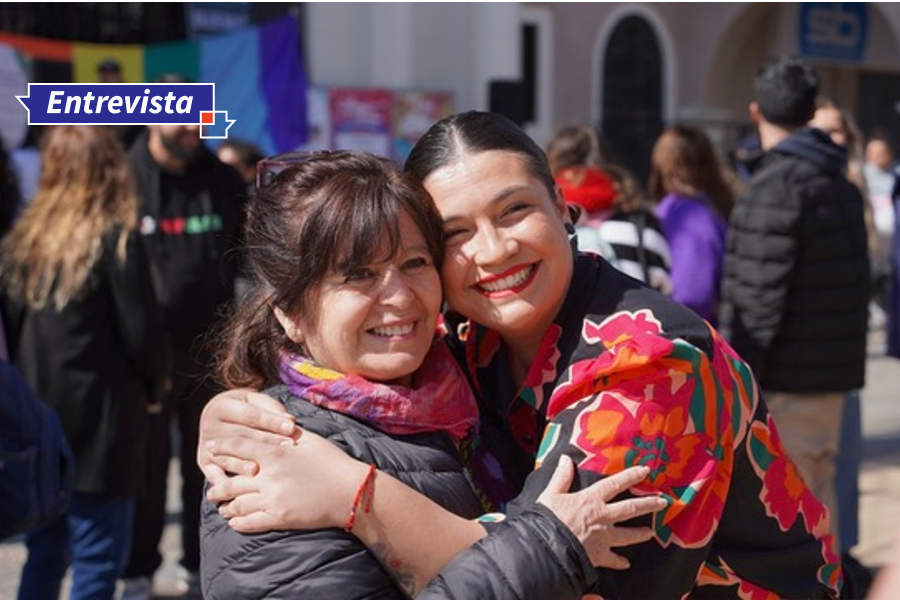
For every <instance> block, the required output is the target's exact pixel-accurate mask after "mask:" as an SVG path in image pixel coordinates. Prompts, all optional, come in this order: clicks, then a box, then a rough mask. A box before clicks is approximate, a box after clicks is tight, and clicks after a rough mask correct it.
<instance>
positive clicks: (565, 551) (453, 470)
mask: <svg viewBox="0 0 900 600" xmlns="http://www.w3.org/2000/svg"><path fill="white" fill-rule="evenodd" d="M266 393H268V394H269V395H270V396H272V397H275V398H278V399H279V400H280V401H281V402H282V403H284V404H285V405H286V406H287V408H288V410H289V412H291V414H293V415H295V416H296V417H297V418H298V422H299V423H300V425H301V426H302V427H303V428H304V429H306V430H308V431H313V432H315V433H317V434H319V435H322V436H323V437H326V438H327V439H329V440H330V441H331V442H333V443H334V444H336V445H337V446H339V447H340V448H342V449H343V450H344V451H345V452H347V454H349V455H351V456H353V457H355V458H358V459H360V460H363V461H366V462H369V463H373V464H375V465H377V466H378V468H379V469H380V470H382V471H384V472H385V473H388V474H390V475H392V476H394V477H396V478H397V479H399V480H400V481H402V482H404V483H406V484H407V485H409V486H410V487H412V488H413V489H416V490H418V491H420V492H421V493H423V494H424V495H426V496H428V497H429V498H431V499H432V500H434V501H435V502H437V503H438V504H440V505H441V506H443V507H445V508H447V509H448V510H451V511H453V512H454V513H456V514H458V515H461V516H464V517H468V518H474V517H477V516H479V515H480V514H481V512H482V507H481V503H480V502H479V500H478V498H477V497H476V495H475V493H474V492H473V490H472V488H471V486H470V484H469V481H468V478H467V476H466V474H465V472H464V470H463V466H462V460H461V458H460V456H459V454H458V452H457V451H456V448H455V447H454V445H453V443H452V441H451V440H450V438H449V437H448V436H447V435H446V434H444V433H438V432H436V433H422V434H416V435H408V436H388V435H387V434H384V433H381V432H379V431H377V430H374V429H371V428H370V427H368V426H367V425H364V424H362V423H360V422H359V421H356V420H354V419H352V418H350V417H347V416H344V415H342V414H340V413H336V412H333V411H328V410H325V409H323V408H319V407H317V406H314V405H312V404H310V403H308V402H306V401H305V400H303V399H301V398H297V397H296V396H294V395H292V394H291V393H290V392H289V391H288V390H287V388H285V387H278V388H274V389H271V390H268V391H267V392H266ZM411 526H413V527H414V526H415V524H411ZM491 531H492V533H491V535H489V536H488V537H487V538H485V539H484V540H482V541H481V542H480V543H479V544H476V546H475V547H473V548H471V549H470V550H469V551H467V552H466V553H464V554H463V555H461V560H457V561H456V562H454V563H453V564H451V565H450V566H449V567H448V568H447V569H446V570H445V573H443V574H442V576H441V577H439V578H438V579H437V580H436V581H435V582H433V584H432V585H431V586H430V587H429V588H428V589H427V590H425V592H424V595H423V597H427V598H497V599H503V598H509V599H511V600H512V599H516V600H518V599H525V598H528V599H531V598H533V599H538V598H551V597H552V598H580V597H581V594H582V590H584V589H586V587H587V585H588V583H589V582H586V581H584V578H585V577H591V578H593V577H594V573H593V569H592V568H591V566H590V563H589V561H588V560H587V557H586V556H585V555H584V550H583V549H582V547H581V545H580V543H579V542H578V541H577V540H576V539H575V538H574V537H573V536H572V534H571V533H570V532H569V530H568V529H566V527H565V526H564V525H563V524H562V523H560V522H559V521H558V520H557V519H556V518H555V517H554V516H553V515H552V513H550V512H549V511H548V510H546V509H545V508H543V507H535V508H532V509H529V510H528V511H526V512H525V513H523V514H522V515H521V516H519V517H517V518H515V519H510V520H508V521H506V522H503V523H500V524H498V525H493V526H491ZM200 535H201V548H202V560H201V578H202V585H203V595H204V597H205V598H207V599H209V600H215V599H222V598H247V599H250V598H341V599H342V600H343V599H352V598H405V595H404V593H403V592H402V591H401V590H400V588H398V587H397V586H396V585H395V584H394V582H393V581H392V580H391V578H390V576H389V575H388V573H387V572H386V571H385V570H383V569H382V568H381V565H380V564H379V563H378V561H377V559H376V558H375V556H374V555H372V554H371V553H369V552H368V550H366V548H365V546H363V545H362V544H361V543H360V542H359V541H358V540H357V539H356V538H355V537H354V536H353V535H351V534H348V533H346V532H344V531H342V530H340V529H326V530H317V531H276V532H270V533H265V534H257V535H242V534H239V533H237V532H235V531H234V530H232V529H231V528H230V527H228V525H227V523H226V521H225V520H224V519H223V518H222V517H220V516H219V514H218V512H217V511H216V507H215V506H214V505H213V504H212V503H210V502H209V501H206V500H204V503H203V506H202V525H201V532H200ZM473 556H478V557H480V558H486V559H487V564H490V565H492V568H491V569H489V570H487V571H486V570H485V569H484V565H485V562H481V560H479V561H477V562H478V567H480V568H477V569H474V570H473V563H472V561H471V560H467V559H470V558H471V557H473ZM585 574H587V575H585Z"/></svg>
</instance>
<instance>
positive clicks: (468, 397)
mask: <svg viewBox="0 0 900 600" xmlns="http://www.w3.org/2000/svg"><path fill="white" fill-rule="evenodd" d="M279 371H280V374H281V380H282V382H284V384H285V385H287V387H288V389H290V391H291V393H293V394H295V395H296V396H300V397H302V398H303V399H305V400H308V401H309V402H311V403H313V404H315V405H317V406H321V407H323V408H327V409H328V410H333V411H335V412H339V413H342V414H345V415H348V416H350V417H353V418H355V419H358V420H360V421H363V422H365V423H367V424H369V425H371V426H372V427H374V428H375V429H378V430H379V431H383V432H385V433H389V434H395V435H408V434H413V433H421V432H425V431H446V432H447V433H448V434H449V435H450V437H451V438H453V441H454V442H456V443H457V444H459V443H460V442H461V441H462V440H463V439H465V438H466V437H467V436H469V434H470V433H472V432H473V431H474V430H476V429H477V427H478V406H477V404H476V403H475V397H474V396H473V395H472V391H471V389H470V388H469V385H468V383H467V382H466V378H465V375H464V374H463V372H462V370H460V368H459V366H458V365H457V364H456V361H454V360H453V357H452V356H451V355H450V351H449V350H448V349H447V346H446V345H445V344H444V343H443V342H437V343H435V344H434V345H433V346H432V347H431V350H429V352H428V355H427V356H426V357H425V361H424V362H423V363H422V366H421V367H419V370H418V371H416V372H415V373H413V383H412V387H411V388H407V387H404V386H399V385H388V384H384V383H377V382H373V381H369V380H368V379H364V378H363V377H360V376H358V375H344V374H343V373H338V372H337V371H332V370H331V369H326V368H324V367H320V366H318V365H316V364H315V363H314V362H312V361H311V360H310V359H308V358H306V357H302V356H298V355H295V354H286V355H284V356H283V357H282V359H281V365H280V369H279Z"/></svg>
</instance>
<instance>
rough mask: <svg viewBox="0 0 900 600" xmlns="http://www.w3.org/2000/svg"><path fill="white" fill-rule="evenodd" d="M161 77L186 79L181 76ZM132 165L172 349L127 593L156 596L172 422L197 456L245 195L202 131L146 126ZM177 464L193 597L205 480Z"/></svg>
mask: <svg viewBox="0 0 900 600" xmlns="http://www.w3.org/2000/svg"><path fill="white" fill-rule="evenodd" d="M162 79H163V80H164V82H165V83H182V82H184V80H183V79H179V78H178V77H177V76H165V77H163V78H162ZM128 161H129V163H130V164H131V167H132V170H133V172H134V176H135V179H136V182H137V187H138V195H139V197H140V233H141V236H142V238H143V242H144V245H145V247H146V248H147V254H148V256H149V259H150V266H151V272H152V274H153V284H154V289H155V290H156V295H157V298H158V300H159V303H160V305H161V306H162V309H163V318H164V324H165V329H166V331H167V333H168V334H169V337H170V338H171V340H172V349H173V372H172V385H171V388H170V389H169V390H167V392H166V394H165V396H164V398H163V399H162V401H161V402H160V403H159V404H157V405H155V406H153V407H151V408H152V410H151V411H150V412H149V413H148V415H147V419H148V421H149V438H150V445H151V448H152V452H150V454H149V456H148V461H147V469H146V472H145V474H144V477H145V480H146V483H145V488H146V491H145V493H143V494H141V495H140V496H139V497H138V505H137V510H136V515H135V520H134V544H133V545H132V549H131V558H130V560H129V564H128V568H127V569H126V575H125V578H126V579H127V581H126V597H128V598H138V597H144V598H149V596H150V589H151V583H152V577H153V574H154V573H155V571H156V570H157V569H158V568H159V566H160V565H161V564H162V554H161V552H160V550H159V545H160V542H161V540H162V533H163V528H164V526H165V519H166V489H167V482H168V472H169V460H170V458H171V454H172V452H171V450H170V448H171V446H172V444H171V436H170V431H171V429H170V425H171V424H172V423H173V422H174V423H175V425H176V426H177V428H178V431H179V432H180V436H178V439H179V440H180V442H181V444H180V452H179V454H180V456H182V457H188V456H193V455H194V454H195V453H196V448H197V421H198V419H199V417H200V412H201V411H202V410H203V406H204V404H205V403H206V400H207V399H208V398H209V396H210V394H213V393H215V391H216V387H215V386H214V385H213V384H212V380H213V378H212V377H210V363H211V361H212V359H211V356H210V348H208V344H207V343H206V342H205V341H204V339H203V336H204V335H205V334H206V333H207V332H208V331H210V329H211V327H212V326H213V324H214V323H215V322H216V320H217V319H218V317H219V316H220V314H221V313H222V311H223V310H225V307H226V306H227V305H228V303H229V302H231V301H232V299H233V298H234V297H235V286H236V279H237V277H238V272H239V268H240V260H239V256H238V252H237V248H238V245H239V242H240V228H241V222H242V219H243V203H244V199H245V198H246V195H247V192H246V187H245V185H244V183H243V180H242V179H241V177H240V175H238V173H237V171H235V170H234V169H233V168H231V167H230V166H228V165H226V164H224V163H222V162H221V161H220V160H219V159H218V158H216V156H215V155H214V154H213V153H212V152H210V151H209V150H208V149H207V148H206V147H205V146H204V145H203V141H202V140H201V139H200V137H199V126H197V125H149V126H148V127H147V130H146V131H145V132H144V133H143V134H142V135H141V136H140V137H139V138H138V139H137V140H136V141H135V143H134V145H133V146H132V147H131V149H130V150H129V152H128ZM180 468H181V479H182V485H181V501H182V506H183V507H184V509H183V510H182V511H181V547H182V552H183V554H182V556H181V559H180V567H181V568H180V570H179V578H180V579H181V584H182V586H183V587H184V589H185V590H186V591H191V590H196V588H197V587H198V584H197V571H198V570H199V568H200V550H199V539H198V531H199V520H200V499H201V496H202V489H203V475H202V474H201V473H200V471H199V469H197V467H196V466H195V465H194V464H193V461H191V460H181V461H180Z"/></svg>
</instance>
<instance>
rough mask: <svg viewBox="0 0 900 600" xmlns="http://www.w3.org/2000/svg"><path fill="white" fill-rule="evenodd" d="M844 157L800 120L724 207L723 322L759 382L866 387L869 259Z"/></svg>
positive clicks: (783, 386) (792, 387)
mask: <svg viewBox="0 0 900 600" xmlns="http://www.w3.org/2000/svg"><path fill="white" fill-rule="evenodd" d="M845 163H846V154H845V152H844V150H843V149H841V148H839V147H838V146H836V145H835V144H833V143H832V142H831V140H830V139H829V137H828V136H827V135H826V134H824V133H823V132H821V131H818V130H815V129H801V130H799V131H798V132H796V133H794V134H793V135H791V136H790V137H788V138H787V139H785V140H783V141H782V142H780V143H779V144H777V145H776V146H775V147H774V148H772V149H771V150H770V151H769V152H767V153H766V154H764V155H763V156H762V157H761V158H760V159H759V161H758V162H757V163H756V164H755V165H754V172H753V177H752V178H751V179H750V182H749V183H748V187H747V189H746V191H745V192H744V193H743V194H742V195H741V197H740V198H739V199H738V202H737V205H736V206H735V208H734V211H733V212H732V213H731V221H730V225H729V231H728V239H727V250H726V257H725V277H724V284H723V300H724V302H723V310H722V323H721V329H722V332H723V333H724V334H725V335H726V336H727V337H728V339H729V340H730V342H731V344H732V346H733V347H734V349H735V350H737V352H738V353H739V354H740V355H741V356H742V357H743V358H744V359H745V360H746V361H747V362H748V363H749V364H750V366H751V367H752V368H753V370H754V372H755V374H756V376H757V378H758V379H759V381H760V384H761V387H762V388H763V389H767V390H774V391H781V392H791V393H823V392H843V391H847V390H851V389H857V388H861V387H862V386H863V383H864V375H865V354H866V331H867V314H868V313H867V311H868V298H869V260H868V251H867V246H866V226H865V221H864V217H863V199H862V197H861V195H860V193H859V190H857V188H856V187H855V186H854V185H853V184H851V183H850V182H849V181H847V179H846V178H845V177H844V176H843V174H842V173H843V169H844V165H845Z"/></svg>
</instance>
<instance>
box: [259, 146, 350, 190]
mask: <svg viewBox="0 0 900 600" xmlns="http://www.w3.org/2000/svg"><path fill="white" fill-rule="evenodd" d="M332 153H333V150H305V151H302V152H285V153H284V154H278V155H275V156H270V157H268V158H264V159H262V160H260V161H258V162H257V163H256V188H257V189H259V188H261V187H263V186H266V185H269V184H270V183H271V182H272V180H273V179H274V178H275V176H276V175H278V174H279V173H281V172H282V171H284V170H285V169H287V168H288V167H290V166H292V165H296V164H298V163H302V162H303V161H306V160H310V159H313V158H322V157H325V156H328V155H330V154H332Z"/></svg>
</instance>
